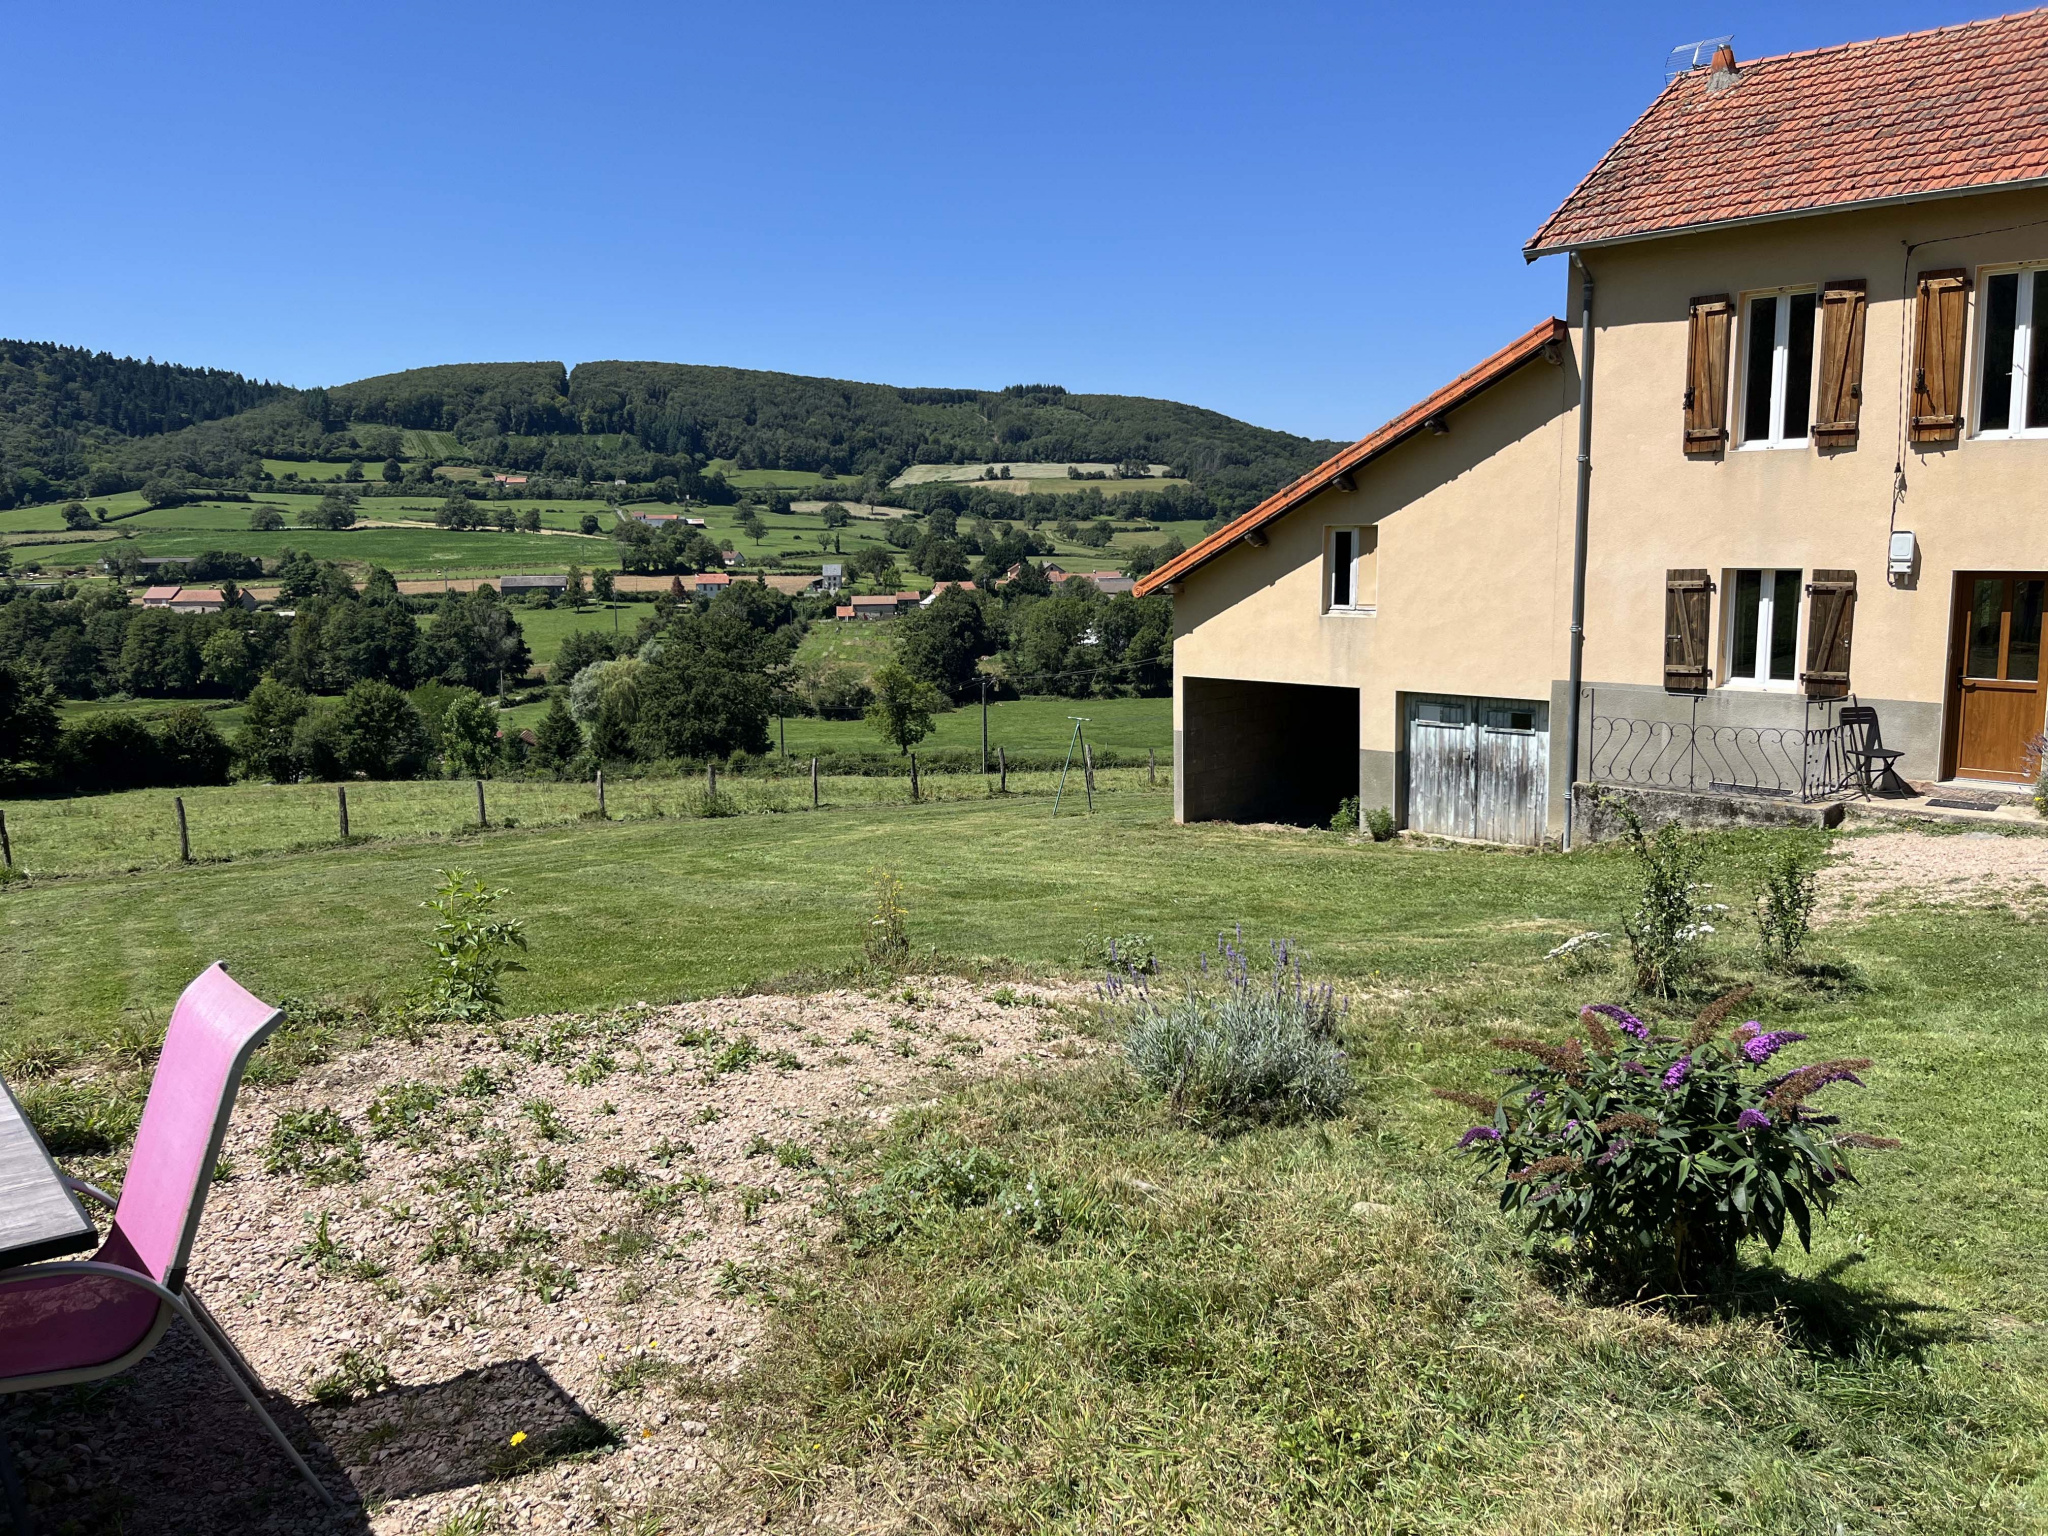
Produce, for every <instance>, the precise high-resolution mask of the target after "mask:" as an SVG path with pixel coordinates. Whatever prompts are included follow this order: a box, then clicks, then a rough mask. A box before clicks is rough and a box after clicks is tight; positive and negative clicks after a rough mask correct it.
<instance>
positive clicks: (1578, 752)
mask: <svg viewBox="0 0 2048 1536" xmlns="http://www.w3.org/2000/svg"><path fill="white" fill-rule="evenodd" d="M1523 254H1524V256H1525V258H1526V259H1528V260H1530V261H1536V260H1539V259H1544V258H1549V257H1556V258H1560V260H1559V261H1558V264H1557V266H1558V270H1557V275H1558V277H1559V279H1560V280H1561V282H1562V284H1563V290H1564V291H1563V300H1564V303H1563V306H1562V308H1563V313H1564V316H1565V318H1564V319H1546V320H1543V321H1540V322H1539V323H1537V324H1536V325H1533V326H1531V327H1530V328H1529V329H1528V330H1527V331H1525V332H1524V333H1523V334H1522V335H1520V336H1518V337H1516V338H1515V339H1514V340H1512V341H1510V342H1509V343H1508V344H1507V345H1506V346H1504V347H1502V348H1500V349H1499V350H1498V351H1496V352H1494V353H1493V354H1492V355H1490V356H1488V357H1487V358H1485V359H1484V360H1482V361H1481V362H1479V363H1478V364H1477V365H1475V366H1474V367H1472V368H1470V369H1468V370H1467V371H1465V372H1464V373H1461V374H1459V375H1458V376H1457V377H1455V378H1452V379H1450V380H1449V381H1448V382H1446V383H1445V384H1444V385H1443V386H1442V387H1441V388H1439V389H1437V390H1435V391H1433V392H1432V393H1431V394H1429V395H1428V396H1427V397H1425V398H1424V399H1422V400H1420V401H1417V402H1416V403H1415V404H1414V405H1413V406H1411V407H1410V408H1409V409H1407V410H1406V411H1403V412H1401V413H1400V414H1399V415H1397V416H1395V417H1394V418H1393V419H1392V420H1391V421H1389V422H1387V423H1385V424H1384V425H1383V426H1381V427H1379V428H1378V429H1376V430H1375V431H1373V432H1370V433H1368V434H1367V435H1365V436H1364V437H1362V438H1360V439H1359V440H1358V441H1357V442H1356V443H1354V444H1352V445H1351V446H1350V447H1349V448H1346V449H1345V450H1344V451H1343V452H1341V453H1339V454H1337V455H1335V456H1334V457H1332V458H1331V459H1330V460H1328V461H1327V462H1325V463H1324V464H1322V465H1319V466H1318V467H1317V468H1315V469H1314V470H1312V471H1310V472H1309V473H1308V474H1306V475H1304V476H1302V477H1301V478H1300V479H1299V480H1297V481H1295V482H1294V483H1293V484H1291V485H1288V486H1286V487H1283V488H1282V489H1281V490H1280V491H1278V492H1276V493H1275V494H1274V495H1272V496H1270V497H1268V498H1267V499H1266V500H1265V501H1264V502H1262V503H1260V504H1259V505H1258V506H1256V507H1254V508H1252V509H1251V510H1250V511H1249V512H1247V513H1245V514H1244V515H1243V516H1241V517H1239V518H1237V519H1236V520H1234V521H1233V522H1231V523H1229V524H1227V525H1226V526H1225V527H1223V528H1222V529H1220V530H1218V531H1217V532H1216V533H1214V534H1212V535H1210V536H1209V537H1207V538H1205V539H1203V540H1202V541H1201V542H1200V543H1198V544H1196V545H1195V546H1194V547H1193V548H1191V549H1189V550H1187V551H1186V552H1185V553H1183V554H1181V555H1179V556H1176V557H1175V558H1174V559H1172V560H1170V561H1168V562H1166V563H1165V564H1164V565H1162V566H1160V567H1159V568H1158V569H1157V570H1155V571H1153V572H1151V573H1149V574H1147V575H1146V576H1144V577H1143V578H1141V579H1140V580H1139V582H1138V583H1137V588H1136V590H1137V591H1138V592H1139V593H1140V594H1141V595H1142V594H1146V593H1150V592H1154V591H1166V592H1170V593H1172V594H1173V596H1174V610H1175V620H1174V622H1175V633H1176V645H1175V652H1174V669H1175V690H1174V710H1175V722H1174V728H1175V747H1176V758H1175V762H1176V773H1175V795H1176V798H1177V806H1176V811H1177V814H1178V815H1179V816H1180V818H1181V819H1183V820H1203V819H1233V820H1294V821H1303V822H1308V821H1320V820H1324V819H1326V818H1327V817H1328V816H1329V815H1330V813H1331V812H1332V811H1334V810H1335V809H1336V808H1337V806H1338V804H1339V802H1341V801H1342V800H1343V799H1345V798H1346V797H1348V796H1352V795H1355V796H1357V797H1358V798H1359V800H1360V802H1361V804H1362V805H1363V806H1365V807H1367V808H1371V807H1376V806H1384V807H1386V808H1388V809H1389V810H1390V811H1392V812H1393V814H1394V816H1395V818H1396V820H1397V822H1398V823H1399V824H1400V825H1403V826H1406V827H1408V828H1410V829H1412V830H1414V831H1417V832H1423V833H1431V834H1437V835H1443V836H1450V837H1462V838H1477V839H1482V840H1488V841H1499V842H1509V843H1530V844H1533V843H1540V842H1545V841H1551V840H1558V839H1562V840H1564V841H1566V842H1570V841H1572V840H1574V839H1575V838H1576V837H1578V836H1582V835H1583V832H1584V827H1583V819H1584V812H1583V808H1582V807H1583V804H1584V803H1585V797H1586V796H1587V795H1589V794H1590V793H1591V790H1590V789H1581V790H1579V791H1578V792H1576V793H1575V791H1574V786H1575V785H1580V786H1598V785H1614V786H1625V787H1627V788H1629V789H1630V790H1631V792H1634V793H1636V794H1638V796H1639V797H1640V798H1642V799H1643V800H1644V803H1646V804H1651V805H1658V806H1663V807H1665V808H1667V809H1670V810H1672V811H1674V812H1676V811H1678V810H1681V809H1684V808H1685V807H1686V806H1687V805H1688V804H1692V805H1696V804H1697V799H1696V797H1697V796H1700V795H1718V796H1732V797H1736V798H1737V799H1739V800H1741V801H1743V802H1744V803H1746V804H1752V805H1754V804H1762V803H1765V802H1776V803H1789V804H1797V803H1801V802H1807V803H1813V802H1821V801H1827V800H1831V799H1835V798H1839V797H1841V796H1844V795H1848V794H1859V793H1865V792H1879V793H1882V792H1886V791H1888V790H1897V789H1900V788H1903V787H1905V786H1906V785H1909V784H1910V785H1915V786H1920V787H1923V788H1924V787H1927V786H1939V793H1940V794H1944V795H1953V796H1960V797H1963V798H1966V799H1977V800H1990V799H1995V797H1996V796H1997V795H1998V794H1999V793H2000V792H2001V791H2002V790H2005V791H2009V790H2011V789H2014V788H2017V787H2020V786H2022V785H2023V784H2024V783H2025V782H2026V781H2027V780H2028V779H2029V777H2030V769H2031V766H2032V758H2031V756H2030V745H2029V744H2030V743H2031V742H2032V741H2033V740H2034V738H2036V737H2037V736H2038V735H2039V734H2040V733H2041V731H2042V727H2043V702H2044V691H2048V680H2044V678H2043V675H2042V649H2043V643H2044V621H2048V525H2044V523H2043V520H2042V519H2041V518H2040V517H2039V516H2038V514H2037V510H2036V509H2038V508H2039V507H2040V506H2041V505H2043V503H2044V501H2048V10H2036V11H2030V12H2026V13H2023V14H2019V15H2013V16H2006V17H2000V18H1997V19H1994V20H1987V21H1980V22H1971V23H1967V24H1965V25H1961V26H1953V27H1944V28H1939V29H1935V30H1931V31H1925V32H1917V33H1911V34H1907V35H1904V36H1899V37H1890V38H1880V39H1877V40H1874V41H1869V42H1860V43H1850V44H1844V45H1841V46H1838V47H1831V48H1824V49H1818V50H1814V51H1811V52H1804V53H1795V54H1786V55H1782V56H1778V57H1774V58H1761V59H1754V60H1747V61H1745V60H1742V59H1740V58H1739V57H1738V55H1737V53H1736V51H1735V49H1734V48H1733V47H1732V46H1723V47H1721V48H1719V49H1718V50H1716V51H1715V52H1714V54H1713V57H1712V59H1711V61H1709V62H1707V63H1704V64H1702V65H1700V66H1699V67H1697V68H1692V69H1688V70H1685V71H1682V72H1678V73H1675V74H1673V75H1672V76H1671V77H1670V78H1669V79H1668V80H1667V82H1666V84H1665V86H1664V88H1663V89H1662V90H1661V91H1660V92H1658V93H1657V95H1656V97H1655V99H1654V100H1652V101H1651V102H1650V104H1649V106H1648V107H1647V108H1646V109H1645V110H1644V111H1643V113H1642V115H1641V116H1640V117H1639V118H1638V119H1637V120H1636V121H1635V123H1634V124H1633V125H1632V126H1631V127H1630V128H1629V129H1628V130H1627V132H1625V133H1624V134H1623V135H1622V136H1621V138H1620V139H1619V140H1618V141H1617V142H1616V143H1615V144H1614V146H1613V147H1612V148H1610V149H1609V150H1608V151H1607V153H1606V154H1604V155H1603V156H1602V157H1601V158H1600V160H1599V161H1598V163H1597V164H1595V165H1594V166H1593V167H1592V169H1591V170H1590V171H1588V172H1587V173H1586V175H1585V176H1584V178H1583V179H1582V180H1580V182H1579V183H1578V185H1577V186H1576V187H1575V188H1573V189H1572V190H1571V191H1570V192H1569V194H1568V195H1566V196H1565V198H1564V200H1563V201H1562V202H1561V203H1560V204H1559V205H1558V207H1557V209H1556V211H1555V212H1554V213H1552V214H1551V215H1550V217H1549V218H1547V219H1546V220H1544V221H1543V224H1542V226H1541V227H1540V228H1539V229H1538V230H1537V232H1536V233H1535V235H1534V236H1532V237H1531V238H1530V240H1529V241H1528V242H1527V244H1526V246H1525V247H1524V252H1523ZM1659 797H1662V798H1661V799H1660V798H1659ZM1686 797H1693V798H1692V799H1690V800H1688V799H1687V798H1686Z"/></svg>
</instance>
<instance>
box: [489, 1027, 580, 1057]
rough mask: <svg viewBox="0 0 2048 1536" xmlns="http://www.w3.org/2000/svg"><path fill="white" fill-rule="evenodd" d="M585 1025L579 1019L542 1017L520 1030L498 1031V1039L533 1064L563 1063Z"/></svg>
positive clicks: (575, 1044) (573, 1052)
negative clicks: (538, 1021) (540, 1019)
mask: <svg viewBox="0 0 2048 1536" xmlns="http://www.w3.org/2000/svg"><path fill="white" fill-rule="evenodd" d="M588 1033H589V1028H588V1026H587V1025H585V1024H584V1022H583V1021H582V1020H581V1019H544V1020H542V1021H541V1022H540V1023H539V1024H537V1025H535V1026H534V1027H533V1028H532V1029H530V1030H528V1031H526V1032H525V1033H524V1034H516V1035H515V1034H512V1033H510V1032H509V1031H506V1032H501V1033H500V1034H499V1036H498V1043H499V1044H500V1045H501V1046H503V1047H504V1048H505V1049H506V1050H508V1051H510V1052H512V1053H513V1054H514V1055H515V1056H524V1057H525V1058H526V1059H527V1060H528V1061H530V1062H532V1063H533V1064H534V1065H535V1066H543V1065H555V1066H560V1065H562V1064H564V1063H566V1062H567V1061H568V1060H569V1058H570V1057H571V1056H573V1055H574V1054H575V1053H576V1050H577V1048H578V1047H577V1042H578V1041H580V1040H581V1039H582V1038H583V1037H584V1036H585V1035H586V1034H588Z"/></svg>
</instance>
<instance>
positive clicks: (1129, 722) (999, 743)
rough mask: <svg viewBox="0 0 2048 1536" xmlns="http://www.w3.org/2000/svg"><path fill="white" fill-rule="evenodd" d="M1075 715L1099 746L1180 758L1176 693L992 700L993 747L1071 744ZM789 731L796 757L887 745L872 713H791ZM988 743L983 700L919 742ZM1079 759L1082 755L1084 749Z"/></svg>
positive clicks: (965, 747)
mask: <svg viewBox="0 0 2048 1536" xmlns="http://www.w3.org/2000/svg"><path fill="white" fill-rule="evenodd" d="M1070 715H1086V716H1088V717H1089V723H1088V724H1087V725H1086V726H1084V727H1083V728H1082V729H1083V730H1084V731H1085V732H1086V733H1087V739H1088V740H1089V741H1090V742H1092V743H1093V744H1094V745H1095V746H1096V747H1097V748H1103V747H1114V748H1117V749H1118V750H1120V751H1126V752H1143V751H1145V750H1146V749H1147V748H1148V747H1149V748H1151V749H1153V750H1155V751H1157V752H1158V754H1159V760H1160V762H1161V763H1168V762H1171V761H1172V760H1173V700H1172V699H1080V700H1075V699H1011V700H1008V701H1006V702H1003V703H998V704H991V705H989V707H988V749H989V752H990V753H991V754H993V753H994V752H995V750H996V748H997V747H1002V748H1004V749H1005V750H1007V751H1009V752H1011V753H1022V752H1032V753H1044V752H1065V751H1066V749H1067V742H1068V740H1069V738H1070V737H1071V736H1072V735H1073V731H1074V724H1073V721H1072V720H1070V719H1069V718H1068V717H1069V716H1070ZM783 727H784V729H785V730H787V731H788V733H789V754H790V756H791V757H809V756H810V755H811V754H812V753H814V752H827V751H832V750H835V749H836V750H839V751H866V752H875V751H888V750H892V749H891V748H889V747H888V746H887V744H886V743H885V742H883V740H882V739H881V737H879V736H877V735H876V734H875V728H874V727H873V726H871V725H869V724H868V723H867V722H866V721H865V720H820V719H816V718H814V717H810V716H799V715H792V716H790V717H789V719H788V720H786V721H784V722H783ZM980 748H981V707H980V706H979V705H977V704H967V705H963V706H962V707H960V708H959V709H954V710H948V711H947V712H946V713H944V714H941V715H934V716H933V717H932V733H931V735H929V736H927V737H926V738H925V739H924V740H923V741H922V742H921V743H919V745H918V749H917V750H918V751H920V752H932V751H939V750H942V749H953V750H957V751H963V752H969V751H979V750H980ZM1076 760H1077V761H1078V760H1079V755H1078V753H1077V754H1076Z"/></svg>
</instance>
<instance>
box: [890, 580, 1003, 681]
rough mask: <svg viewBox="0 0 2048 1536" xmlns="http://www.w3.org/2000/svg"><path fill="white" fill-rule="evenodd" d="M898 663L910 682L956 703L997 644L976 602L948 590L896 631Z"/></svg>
mask: <svg viewBox="0 0 2048 1536" xmlns="http://www.w3.org/2000/svg"><path fill="white" fill-rule="evenodd" d="M897 633H898V636H899V643H898V647H897V653H896V655H897V660H898V661H899V662H901V663H902V666H903V668H904V670H905V671H907V672H909V673H910V674H911V675H912V676H913V677H916V678H920V679H922V680H923V681H925V682H927V683H930V684H932V685H933V686H934V687H936V688H938V689H940V690H941V691H943V692H944V693H945V694H946V695H947V697H949V698H952V699H955V700H959V699H964V698H967V697H968V696H969V695H971V694H972V693H973V692H974V689H975V679H976V676H977V675H978V673H979V671H980V665H981V658H982V657H984V656H992V655H994V654H995V652H996V651H997V649H998V648H999V642H998V639H997V636H996V634H995V632H994V631H993V629H991V627H990V625H989V622H988V615H987V612H986V610H985V608H984V605H983V603H982V600H981V598H980V597H979V596H977V595H976V594H975V593H972V592H966V591H962V590H961V589H960V588H959V587H949V588H947V589H946V590H945V591H944V592H941V593H940V594H939V595H938V596H937V597H936V598H934V599H933V600H932V601H931V603H930V605H929V606H927V607H923V608H916V609H913V610H912V611H911V612H910V613H909V614H907V615H906V616H905V617H904V618H903V620H902V621H901V623H899V624H898V626H897Z"/></svg>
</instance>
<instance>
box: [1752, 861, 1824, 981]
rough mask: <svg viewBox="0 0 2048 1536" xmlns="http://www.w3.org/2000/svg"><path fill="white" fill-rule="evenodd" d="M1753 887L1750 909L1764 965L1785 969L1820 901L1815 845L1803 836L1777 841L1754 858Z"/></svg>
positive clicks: (1808, 930)
mask: <svg viewBox="0 0 2048 1536" xmlns="http://www.w3.org/2000/svg"><path fill="white" fill-rule="evenodd" d="M1752 886H1753V889H1752V892H1751V911H1752V912H1753V913H1754V915H1755V918H1756V930H1757V950H1758V954H1759V956H1760V958H1761V959H1762V961H1763V964H1764V968H1765V969H1766V970H1789V969H1790V968H1791V967H1793V966H1794V965H1797V964H1798V963H1799V954H1800V951H1801V950H1803V949H1804V948H1805V947H1806V940H1807V936H1808V935H1809V934H1810V933H1811V932H1812V930H1813V912H1814V908H1815V907H1816V906H1818V905H1819V904H1820V859H1819V852H1818V850H1817V849H1815V848H1814V847H1813V846H1812V845H1810V844H1808V843H1806V842H1804V841H1800V842H1791V841H1788V842H1783V843H1779V844H1776V845H1775V846H1773V847H1772V848H1771V849H1770V850H1769V851H1768V852H1766V853H1765V854H1764V855H1763V856H1762V857H1761V858H1759V859H1758V860H1757V861H1756V864H1755V865H1754V867H1753V869H1752Z"/></svg>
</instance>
